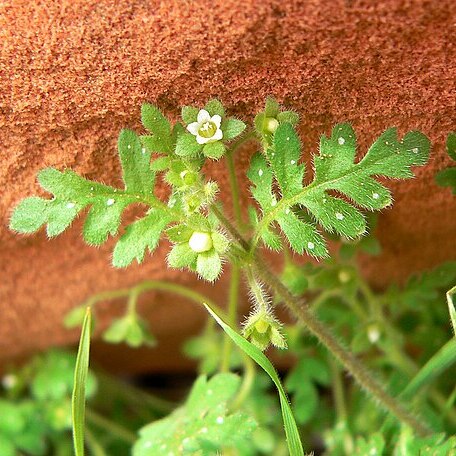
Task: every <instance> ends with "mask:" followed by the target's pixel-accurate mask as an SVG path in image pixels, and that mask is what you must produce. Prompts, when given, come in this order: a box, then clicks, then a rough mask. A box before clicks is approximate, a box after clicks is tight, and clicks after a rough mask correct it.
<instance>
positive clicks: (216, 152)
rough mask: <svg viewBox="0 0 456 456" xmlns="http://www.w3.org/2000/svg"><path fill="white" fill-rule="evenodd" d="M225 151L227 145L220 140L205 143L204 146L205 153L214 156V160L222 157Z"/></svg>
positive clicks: (210, 156)
mask: <svg viewBox="0 0 456 456" xmlns="http://www.w3.org/2000/svg"><path fill="white" fill-rule="evenodd" d="M225 151H226V148H225V145H224V144H223V143H222V142H220V141H216V142H212V143H208V144H205V145H204V147H203V154H204V155H205V156H206V157H208V158H212V159H213V160H218V159H219V158H222V157H223V155H224V154H225Z"/></svg>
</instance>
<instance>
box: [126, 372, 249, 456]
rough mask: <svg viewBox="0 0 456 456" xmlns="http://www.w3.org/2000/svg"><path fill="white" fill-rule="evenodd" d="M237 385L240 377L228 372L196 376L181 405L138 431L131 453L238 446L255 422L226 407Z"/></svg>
mask: <svg viewBox="0 0 456 456" xmlns="http://www.w3.org/2000/svg"><path fill="white" fill-rule="evenodd" d="M239 385H240V378H239V377H238V376H237V375H234V374H231V373H222V374H217V375H215V376H214V377H212V378H211V379H210V380H207V378H206V376H204V375H202V376H200V377H198V379H197V380H196V382H195V383H194V385H193V387H192V390H191V392H190V395H189V397H188V399H187V401H186V403H185V404H184V405H183V406H182V407H179V408H178V409H176V410H175V411H174V412H173V413H171V415H169V416H168V417H166V418H163V419H161V420H158V421H155V422H153V423H151V424H149V425H147V426H145V427H143V428H142V429H141V430H140V431H139V435H140V437H139V440H138V441H137V442H136V443H135V445H134V447H133V453H132V454H133V456H155V455H157V454H176V455H177V454H202V455H209V454H217V453H218V452H221V451H222V450H224V449H227V448H237V446H238V445H239V444H241V443H242V442H244V441H245V440H246V439H247V438H249V437H250V436H251V434H252V432H253V430H254V429H255V428H256V426H257V425H256V423H255V421H254V420H253V419H252V418H251V417H249V416H247V415H246V414H244V413H241V412H235V413H229V411H228V406H227V404H228V401H230V400H231V399H232V398H233V396H234V395H235V393H236V392H237V390H238V389H239Z"/></svg>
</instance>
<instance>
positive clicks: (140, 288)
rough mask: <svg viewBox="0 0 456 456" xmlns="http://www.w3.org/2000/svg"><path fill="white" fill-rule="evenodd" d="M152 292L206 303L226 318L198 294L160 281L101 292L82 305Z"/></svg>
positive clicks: (224, 316) (223, 314)
mask: <svg viewBox="0 0 456 456" xmlns="http://www.w3.org/2000/svg"><path fill="white" fill-rule="evenodd" d="M152 290H158V291H165V292H168V293H173V294H177V295H179V296H182V297H184V298H187V299H189V300H190V301H193V302H196V303H198V304H200V305H201V306H203V304H204V303H207V304H209V306H210V307H212V308H213V309H215V310H216V311H217V313H218V314H219V315H221V316H222V317H223V318H224V319H225V318H227V317H226V313H225V312H224V311H223V310H222V309H220V308H219V306H217V304H215V303H214V302H213V301H212V300H211V299H210V298H208V297H207V296H205V295H203V294H201V293H198V292H197V291H193V290H191V289H189V288H187V287H185V286H183V285H178V284H176V283H171V282H165V281H161V280H145V281H144V282H141V283H139V284H138V285H136V286H134V287H132V288H123V289H119V290H114V291H106V292H102V293H99V294H96V295H94V296H92V297H90V298H89V299H88V300H87V301H86V302H85V304H84V305H86V306H94V305H95V304H97V303H98V302H100V301H105V300H109V299H117V298H125V297H130V296H131V295H132V294H133V295H137V296H139V295H140V294H141V293H144V292H146V291H152ZM203 308H204V307H203Z"/></svg>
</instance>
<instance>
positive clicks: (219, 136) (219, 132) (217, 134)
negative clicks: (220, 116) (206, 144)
mask: <svg viewBox="0 0 456 456" xmlns="http://www.w3.org/2000/svg"><path fill="white" fill-rule="evenodd" d="M222 138H223V132H222V130H220V128H218V129H217V131H216V132H215V134H214V136H212V138H211V141H218V140H219V139H222Z"/></svg>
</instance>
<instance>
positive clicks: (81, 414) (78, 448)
mask: <svg viewBox="0 0 456 456" xmlns="http://www.w3.org/2000/svg"><path fill="white" fill-rule="evenodd" d="M91 326H92V322H91V313H90V307H88V308H87V312H86V317H85V319H84V323H83V325H82V330H81V339H80V341H79V349H78V356H77V360H76V367H75V371H74V389H73V396H72V416H73V443H74V452H75V455H76V456H84V421H85V399H86V394H85V389H86V381H87V373H88V370H89V355H90V332H91Z"/></svg>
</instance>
